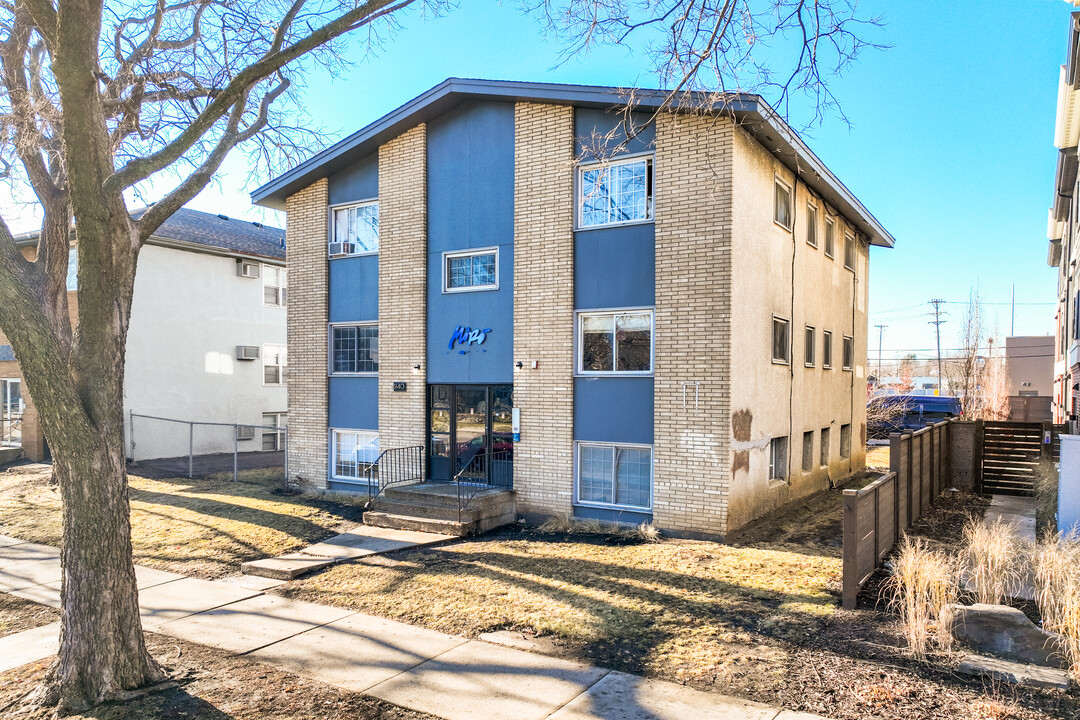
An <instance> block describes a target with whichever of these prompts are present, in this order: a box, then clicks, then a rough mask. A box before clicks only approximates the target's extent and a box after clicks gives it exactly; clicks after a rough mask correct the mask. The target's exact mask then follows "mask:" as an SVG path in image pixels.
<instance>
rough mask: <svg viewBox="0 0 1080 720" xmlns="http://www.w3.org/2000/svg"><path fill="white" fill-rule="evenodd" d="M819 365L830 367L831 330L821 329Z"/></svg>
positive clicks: (828, 368)
mask: <svg viewBox="0 0 1080 720" xmlns="http://www.w3.org/2000/svg"><path fill="white" fill-rule="evenodd" d="M821 367H823V368H825V369H826V370H831V369H832V330H822V331H821Z"/></svg>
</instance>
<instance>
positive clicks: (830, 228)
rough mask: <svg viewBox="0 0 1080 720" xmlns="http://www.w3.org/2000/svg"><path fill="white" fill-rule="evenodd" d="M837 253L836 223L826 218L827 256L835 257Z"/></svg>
mask: <svg viewBox="0 0 1080 720" xmlns="http://www.w3.org/2000/svg"><path fill="white" fill-rule="evenodd" d="M835 254H836V223H835V222H833V221H832V220H830V219H829V218H825V256H826V257H830V258H831V257H833V255H835Z"/></svg>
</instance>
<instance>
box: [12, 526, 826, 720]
mask: <svg viewBox="0 0 1080 720" xmlns="http://www.w3.org/2000/svg"><path fill="white" fill-rule="evenodd" d="M136 575H137V577H138V582H139V608H140V610H141V615H142V619H143V626H144V628H145V629H147V630H150V631H153V632H158V633H162V634H165V635H170V636H172V637H177V638H181V639H184V640H189V641H191V642H195V643H201V644H203V645H209V646H211V647H216V648H220V649H222V650H225V651H228V652H232V653H237V654H247V655H250V656H251V657H253V658H256V659H258V660H260V661H262V662H266V663H269V664H271V665H274V666H276V667H279V668H281V669H283V670H286V671H288V672H292V673H295V674H297V675H303V676H305V677H310V678H313V679H315V680H319V681H322V682H325V683H328V684H330V685H334V686H336V687H340V688H344V689H346V690H351V691H354V692H361V693H365V694H367V695H371V696H373V697H377V698H381V699H382V700H386V701H388V702H391V703H393V704H395V705H399V706H401V707H405V708H409V709H411V710H418V711H423V712H427V713H431V714H432V715H436V716H439V717H442V718H446V720H469V719H471V718H477V717H484V718H485V720H545V719H547V718H550V719H551V720H685V719H686V718H695V720H821V718H819V717H818V716H815V715H808V714H805V713H795V712H791V711H787V710H782V709H780V708H776V707H770V706H768V705H762V704H760V703H752V702H747V701H745V700H739V699H737V698H732V697H727V696H725V695H718V694H714V693H705V692H699V691H697V690H692V689H690V688H687V687H684V686H682V685H677V684H675V683H669V682H663V681H659V680H647V679H645V678H641V677H637V676H636V675H627V674H625V673H620V672H612V671H610V670H606V669H604V668H598V667H593V666H590V665H584V664H581V663H576V662H570V661H568V660H561V659H559V658H554V657H549V656H546V655H539V654H536V653H531V652H526V651H524V650H518V649H514V648H510V647H504V646H501V645H495V644H491V643H487V642H483V641H479V640H468V639H467V638H462V637H456V636H453V635H446V634H444V633H439V632H435V631H433V630H427V629H425V628H419V627H414V626H412V625H405V624H403V623H399V622H395V621H393V620H387V619H384V618H379V617H374V616H372V615H365V614H363V613H357V612H352V611H350V610H342V609H339V608H332V607H326V606H323V605H314V604H312V603H306V602H299V601H295V600H288V599H285V598H282V597H278V596H276V595H264V594H263V593H262V592H260V591H259V590H257V589H252V588H249V587H244V586H243V585H241V584H239V583H236V582H222V581H213V582H212V581H207V580H199V579H196V578H189V577H184V576H182V575H177V574H175V573H167V572H162V571H160V570H153V569H150V568H141V567H137V568H136ZM59 580H60V551H59V550H57V549H56V548H52V547H48V546H44V545H36V544H33V543H27V542H23V541H20V540H17V539H14V538H7V537H3V536H0V592H9V593H11V594H13V595H18V596H19V597H23V598H27V599H31V600H34V601H36V602H41V603H45V604H49V605H54V606H58V605H59V602H60V596H59ZM58 632H59V625H58V624H53V625H47V626H45V627H42V628H35V629H33V630H27V631H24V632H21V633H16V634H14V635H9V636H7V637H4V638H0V672H4V671H6V670H9V669H12V668H15V667H19V666H20V665H24V664H26V663H29V662H35V661H37V660H42V659H45V658H48V657H50V656H52V655H54V654H55V653H56V651H57V634H58Z"/></svg>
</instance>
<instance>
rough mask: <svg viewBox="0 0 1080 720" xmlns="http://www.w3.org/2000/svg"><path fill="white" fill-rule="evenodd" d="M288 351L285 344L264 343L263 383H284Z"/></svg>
mask: <svg viewBox="0 0 1080 720" xmlns="http://www.w3.org/2000/svg"><path fill="white" fill-rule="evenodd" d="M287 353H288V351H287V348H286V347H285V346H284V345H263V347H262V357H263V385H284V384H285V368H286V367H288V365H289V362H288V355H287Z"/></svg>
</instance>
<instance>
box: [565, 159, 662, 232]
mask: <svg viewBox="0 0 1080 720" xmlns="http://www.w3.org/2000/svg"><path fill="white" fill-rule="evenodd" d="M652 184H653V178H652V158H651V157H633V158H629V159H626V160H615V161H611V162H606V163H599V164H595V165H585V166H583V167H582V168H581V169H580V170H579V171H578V226H579V227H582V228H590V227H600V226H602V225H617V224H619V223H631V222H647V221H649V220H652V215H653V198H652Z"/></svg>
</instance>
